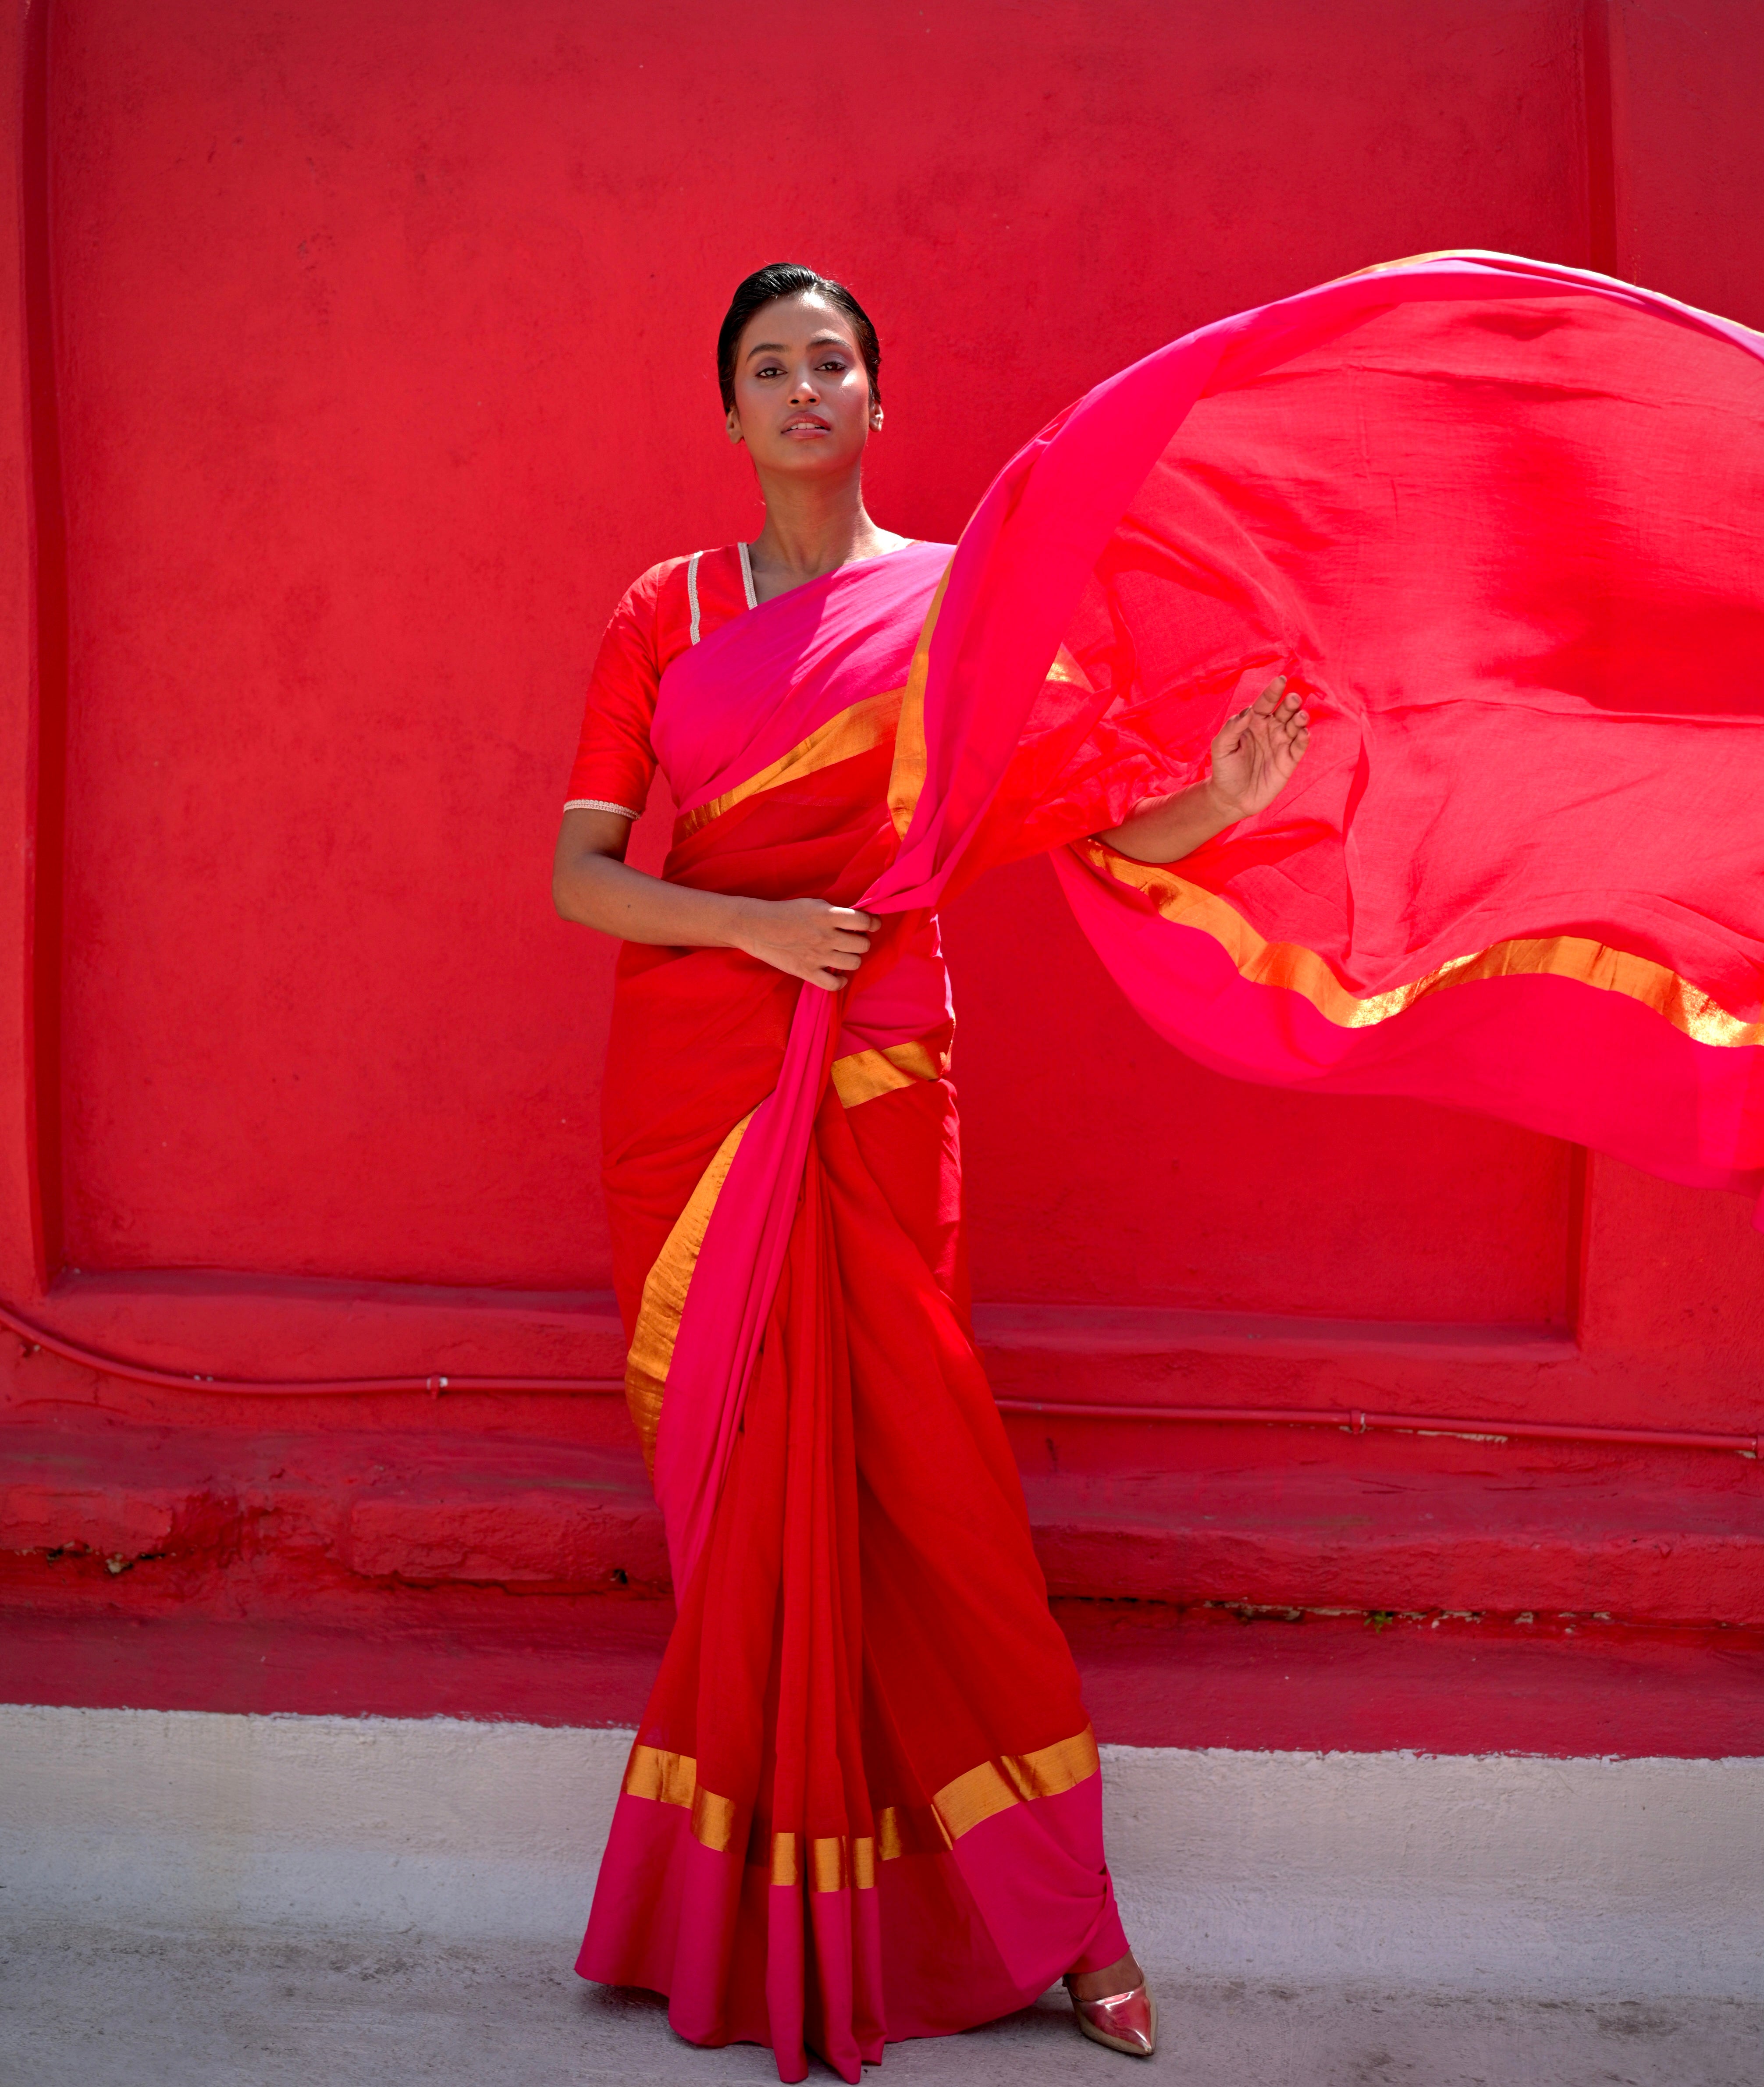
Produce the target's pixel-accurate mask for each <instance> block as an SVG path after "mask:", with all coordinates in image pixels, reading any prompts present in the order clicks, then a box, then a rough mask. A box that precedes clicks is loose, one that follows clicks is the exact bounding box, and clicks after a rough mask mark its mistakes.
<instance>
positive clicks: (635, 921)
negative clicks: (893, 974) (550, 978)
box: [551, 806, 882, 992]
mask: <svg viewBox="0 0 1764 2087" xmlns="http://www.w3.org/2000/svg"><path fill="white" fill-rule="evenodd" d="M629 841H630V821H629V820H627V819H624V818H621V817H618V816H617V814H615V813H610V812H600V811H589V810H587V809H585V808H583V807H581V806H572V808H571V809H570V810H569V811H567V812H566V813H564V815H563V827H562V831H561V832H560V833H559V834H558V835H557V856H556V859H555V860H554V861H553V864H552V871H551V895H552V899H553V903H554V904H555V905H556V907H557V911H559V912H560V913H561V914H562V915H563V917H564V918H565V920H575V921H579V922H580V924H582V926H583V927H584V928H599V930H600V933H602V934H603V935H616V936H617V937H618V939H619V940H620V941H622V942H650V943H653V944H655V945H657V946H659V947H660V948H662V949H669V950H741V951H742V952H743V953H744V954H745V955H747V956H750V957H754V958H758V961H759V962H761V963H762V964H770V965H771V967H772V969H773V970H774V971H784V972H786V973H788V975H789V976H791V977H792V978H799V979H805V980H806V981H807V982H808V984H810V985H815V986H819V987H820V988H821V989H822V991H823V992H837V991H838V990H839V988H840V987H841V986H845V985H849V984H851V981H852V973H853V972H854V971H856V969H857V968H858V967H859V966H860V965H861V963H862V962H863V961H864V959H865V957H866V956H867V955H868V954H869V938H870V937H871V936H872V935H873V934H874V933H875V932H876V930H877V929H878V928H880V927H881V925H882V922H881V921H880V920H878V918H877V916H876V915H874V914H873V913H861V912H859V911H857V909H856V907H851V906H831V905H829V904H828V903H827V902H826V899H824V898H741V897H739V896H737V895H735V894H731V893H727V892H722V891H694V890H691V889H690V887H689V886H686V885H683V884H669V883H668V882H667V881H665V880H664V879H663V878H661V877H649V876H646V875H645V874H644V873H643V871H642V870H640V869H632V868H631V866H630V864H629V863H627V862H626V860H625V849H626V844H627V843H628V842H629Z"/></svg>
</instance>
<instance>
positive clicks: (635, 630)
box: [564, 544, 755, 819]
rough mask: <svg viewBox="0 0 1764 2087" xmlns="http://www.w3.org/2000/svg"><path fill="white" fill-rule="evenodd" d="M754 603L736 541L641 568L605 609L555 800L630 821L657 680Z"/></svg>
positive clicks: (645, 778) (650, 762)
mask: <svg viewBox="0 0 1764 2087" xmlns="http://www.w3.org/2000/svg"><path fill="white" fill-rule="evenodd" d="M754 605H755V603H754V574H753V568H752V567H751V566H750V565H749V563H748V560H747V546H746V545H745V544H724V546H723V548H721V549H720V550H716V551H694V553H693V554H692V556H691V557H690V558H667V559H664V561H662V563H661V564H660V565H651V567H650V569H649V570H648V571H647V573H645V574H643V578H641V579H639V580H638V581H636V582H635V583H634V584H633V585H632V586H631V587H630V589H629V590H628V591H627V592H626V595H625V598H624V600H622V601H621V602H620V604H619V605H618V607H617V608H615V609H614V610H613V617H612V621H610V622H609V624H608V625H607V626H606V635H605V636H604V638H602V639H601V640H600V652H599V654H598V655H596V659H595V662H594V672H593V674H592V676H591V677H590V679H589V681H588V703H587V714H586V715H585V716H584V717H583V720H582V739H581V742H580V744H579V745H578V747H577V749H576V765H575V766H574V768H573V769H571V770H570V790H569V795H568V797H567V799H566V802H565V804H564V809H565V810H566V812H567V811H569V810H570V809H572V807H574V806H578V805H579V806H583V807H584V808H586V809H587V810H589V811H596V812H622V813H625V815H626V817H628V818H633V819H634V818H636V817H638V816H639V813H641V812H642V810H643V806H644V805H645V804H646V803H647V801H648V798H649V785H650V782H651V778H652V777H653V776H654V775H655V773H656V756H655V752H654V749H652V748H651V745H650V743H649V723H650V719H651V718H652V717H653V716H654V715H655V714H656V690H657V689H659V688H660V686H661V677H662V676H663V674H664V672H666V671H667V669H668V667H669V666H670V665H671V664H673V661H674V660H676V659H678V658H679V656H680V655H681V653H682V652H684V651H686V647H688V646H689V645H696V644H697V643H698V640H699V639H700V638H703V637H704V636H705V635H706V634H707V633H708V632H710V631H712V630H715V629H716V627H717V625H719V624H720V623H727V622H728V621H729V619H730V618H731V617H736V616H740V615H741V614H742V613H743V612H744V611H745V610H747V609H750V608H753V607H754Z"/></svg>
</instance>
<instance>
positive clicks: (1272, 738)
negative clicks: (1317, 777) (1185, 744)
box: [1207, 674, 1311, 820]
mask: <svg viewBox="0 0 1764 2087" xmlns="http://www.w3.org/2000/svg"><path fill="white" fill-rule="evenodd" d="M1310 723H1311V718H1310V712H1309V711H1307V710H1306V709H1305V707H1304V705H1303V704H1302V702H1301V701H1300V698H1299V697H1298V694H1297V693H1296V691H1295V690H1289V689H1288V687H1287V685H1286V676H1285V675H1284V674H1279V675H1276V676H1275V678H1274V680H1273V681H1270V682H1269V684H1268V685H1267V686H1266V688H1265V689H1263V690H1262V694H1260V695H1259V696H1258V697H1257V698H1256V699H1255V701H1254V702H1253V703H1252V704H1251V705H1250V706H1249V709H1248V710H1246V711H1237V713H1236V714H1235V715H1233V716H1231V717H1228V718H1227V719H1226V720H1225V722H1224V725H1223V726H1221V728H1219V736H1218V737H1217V738H1216V739H1215V740H1214V741H1213V772H1212V775H1211V779H1210V780H1209V782H1208V784H1207V788H1208V790H1209V792H1211V796H1212V797H1213V799H1214V801H1215V804H1217V806H1218V808H1219V810H1220V811H1221V812H1223V813H1226V814H1227V815H1228V817H1229V818H1230V819H1232V820H1237V819H1247V818H1248V817H1249V816H1250V814H1251V813H1254V812H1262V811H1266V809H1267V808H1268V806H1269V805H1270V804H1272V803H1273V802H1274V800H1275V798H1276V797H1278V796H1279V794H1280V792H1282V791H1283V789H1284V788H1285V787H1286V786H1287V784H1288V783H1289V782H1290V781H1291V780H1292V771H1293V770H1294V769H1295V768H1296V767H1297V766H1298V765H1299V763H1300V762H1301V761H1302V760H1303V759H1304V758H1305V748H1306V747H1307V746H1309V745H1310V743H1311V734H1310Z"/></svg>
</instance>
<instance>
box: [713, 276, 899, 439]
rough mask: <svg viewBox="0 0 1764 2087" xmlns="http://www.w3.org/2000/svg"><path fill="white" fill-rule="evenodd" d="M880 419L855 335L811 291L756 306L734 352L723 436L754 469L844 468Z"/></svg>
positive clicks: (832, 307) (831, 307)
mask: <svg viewBox="0 0 1764 2087" xmlns="http://www.w3.org/2000/svg"><path fill="white" fill-rule="evenodd" d="M881 425H882V408H880V407H879V406H877V407H872V405H871V404H870V399H869V377H868V376H867V375H866V373H865V369H864V358H863V356H861V354H860V353H859V352H858V347H857V337H856V335H855V334H854V333H853V332H852V324H851V321H850V320H849V319H848V318H846V316H845V314H844V312H842V311H841V310H840V309H839V306H838V305H833V304H829V303H828V302H827V301H826V298H825V297H822V296H820V295H819V294H818V292H815V291H813V290H805V291H804V292H801V295H799V296H797V297H777V298H775V299H774V300H773V301H772V302H771V304H769V305H761V306H760V308H759V309H758V311H757V312H755V313H754V316H753V317H752V318H750V320H749V321H748V322H747V324H746V325H745V326H744V327H743V328H742V330H741V344H740V345H739V347H737V349H736V352H735V403H734V405H733V407H732V408H730V410H729V416H728V428H729V437H730V439H731V441H733V442H745V443H746V445H747V446H748V450H749V451H750V454H751V455H752V456H753V459H754V463H755V464H756V465H757V466H758V467H759V468H760V469H761V470H762V471H769V472H790V473H792V475H797V476H805V477H810V476H813V477H818V476H823V475H825V476H832V475H834V474H836V473H839V472H847V471H849V470H850V469H851V468H852V466H853V465H854V464H855V463H856V462H857V461H858V459H860V458H861V456H862V455H863V454H864V445H865V442H868V441H869V437H870V435H871V433H873V430H874V429H878V428H879V427H880V426H881Z"/></svg>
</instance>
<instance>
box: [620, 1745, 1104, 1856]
mask: <svg viewBox="0 0 1764 2087" xmlns="http://www.w3.org/2000/svg"><path fill="white" fill-rule="evenodd" d="M1099 1766H1100V1763H1099V1761H1098V1759H1097V1754H1096V1734H1095V1733H1094V1732H1093V1731H1091V1729H1090V1727H1089V1726H1086V1727H1085V1729H1084V1730H1083V1731H1082V1732H1078V1733H1077V1734H1075V1735H1074V1736H1073V1737H1072V1738H1071V1739H1060V1740H1057V1741H1056V1743H1054V1744H1053V1746H1051V1747H1038V1748H1036V1749H1035V1750H1034V1752H1031V1753H1026V1754H1001V1755H1000V1756H998V1757H997V1760H995V1761H982V1762H981V1763H980V1765H979V1766H978V1767H977V1768H972V1769H968V1770H967V1773H965V1774H963V1775H959V1776H958V1777H957V1778H955V1781H954V1782H947V1783H946V1784H945V1785H944V1786H943V1787H942V1789H941V1790H939V1791H938V1794H937V1795H936V1796H935V1797H933V1799H932V1800H931V1803H930V1805H929V1807H924V1806H911V1807H908V1806H905V1805H893V1804H888V1805H884V1806H883V1807H882V1809H881V1810H880V1811H879V1812H877V1814H876V1822H875V1823H876V1830H875V1832H874V1833H873V1834H868V1833H865V1834H848V1833H839V1834H825V1835H815V1836H812V1837H811V1836H806V1835H804V1834H800V1833H774V1834H772V1835H771V1837H770V1846H763V1845H762V1846H759V1847H758V1848H757V1849H756V1848H754V1847H751V1846H750V1848H749V1849H748V1850H747V1860H748V1861H749V1862H750V1863H756V1862H757V1863H758V1865H759V1866H760V1867H762V1868H766V1869H768V1870H769V1871H771V1881H772V1882H773V1883H774V1884H785V1885H791V1886H794V1885H797V1884H803V1883H806V1884H807V1885H808V1887H809V1890H810V1891H818V1892H824V1891H847V1890H852V1891H869V1890H870V1889H872V1888H873V1886H874V1884H875V1882H876V1865H877V1863H878V1862H883V1863H887V1862H893V1861H895V1860H897V1859H899V1857H900V1856H902V1855H913V1854H938V1852H940V1851H941V1850H946V1849H949V1848H953V1847H954V1846H955V1843H956V1842H958V1841H959V1839H960V1838H961V1837H962V1836H963V1834H964V1833H968V1832H970V1831H972V1829H973V1828H975V1827H976V1826H978V1825H981V1824H982V1823H983V1822H984V1821H985V1820H988V1819H990V1818H992V1817H993V1816H995V1815H996V1814H997V1813H998V1812H1004V1811H1008V1810H1009V1808H1010V1807H1011V1806H1012V1805H1013V1804H1027V1803H1032V1802H1033V1801H1034V1800H1035V1799H1036V1798H1038V1797H1057V1796H1059V1795H1061V1794H1062V1793H1063V1792H1064V1791H1066V1790H1074V1789H1076V1788H1077V1786H1078V1784H1079V1783H1081V1782H1084V1781H1086V1780H1087V1778H1089V1777H1091V1776H1093V1775H1095V1774H1096V1773H1097V1770H1098V1768H1099ZM621 1789H622V1790H623V1792H624V1794H625V1795H626V1796H627V1797H645V1798H647V1799H649V1800H650V1801H651V1803H656V1804H674V1805H678V1806H679V1807H681V1809H682V1810H684V1811H686V1812H690V1815H691V1822H690V1823H691V1832H692V1837H693V1838H694V1840H695V1841H696V1842H698V1843H699V1845H700V1846H703V1847H706V1848H708V1849H709V1850H711V1853H712V1854H718V1855H723V1854H728V1852H729V1850H731V1849H732V1848H733V1847H735V1846H737V1844H738V1842H740V1840H741V1835H742V1831H743V1820H744V1816H745V1815H744V1812H743V1809H742V1807H741V1806H739V1805H737V1803H734V1801H733V1799H730V1798H727V1797H718V1796H716V1795H713V1794H712V1793H711V1791H709V1790H701V1789H700V1788H699V1787H698V1763H697V1762H696V1761H694V1760H693V1758H692V1756H690V1754H675V1753H667V1752H664V1751H663V1750H662V1749H661V1748H658V1747H646V1746H643V1744H641V1743H639V1744H638V1745H636V1746H634V1747H633V1748H631V1754H630V1761H629V1762H628V1764H627V1765H626V1769H625V1780H624V1782H623V1783H622V1784H621Z"/></svg>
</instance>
